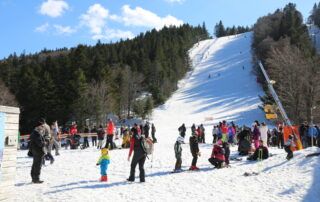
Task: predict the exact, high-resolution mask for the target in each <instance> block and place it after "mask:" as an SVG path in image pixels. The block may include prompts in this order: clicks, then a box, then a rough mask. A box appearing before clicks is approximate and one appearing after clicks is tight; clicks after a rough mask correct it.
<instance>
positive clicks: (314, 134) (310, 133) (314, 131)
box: [308, 126, 319, 137]
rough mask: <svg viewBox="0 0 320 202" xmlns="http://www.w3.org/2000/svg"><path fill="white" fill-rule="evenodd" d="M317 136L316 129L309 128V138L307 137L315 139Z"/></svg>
mask: <svg viewBox="0 0 320 202" xmlns="http://www.w3.org/2000/svg"><path fill="white" fill-rule="evenodd" d="M318 135H319V134H318V130H317V129H316V127H313V126H309V129H308V136H309V137H317V136H318Z"/></svg>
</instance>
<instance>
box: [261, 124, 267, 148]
mask: <svg viewBox="0 0 320 202" xmlns="http://www.w3.org/2000/svg"><path fill="white" fill-rule="evenodd" d="M268 130H269V129H268V126H267V125H266V124H265V123H264V122H262V123H261V126H260V135H261V136H260V137H261V140H262V141H263V146H265V147H268Z"/></svg>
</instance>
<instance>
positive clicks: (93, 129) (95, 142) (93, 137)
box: [91, 126, 97, 147]
mask: <svg viewBox="0 0 320 202" xmlns="http://www.w3.org/2000/svg"><path fill="white" fill-rule="evenodd" d="M91 133H95V134H96V133H97V127H96V126H93V128H92V130H91ZM91 141H92V146H93V147H95V146H97V136H96V135H93V136H91Z"/></svg>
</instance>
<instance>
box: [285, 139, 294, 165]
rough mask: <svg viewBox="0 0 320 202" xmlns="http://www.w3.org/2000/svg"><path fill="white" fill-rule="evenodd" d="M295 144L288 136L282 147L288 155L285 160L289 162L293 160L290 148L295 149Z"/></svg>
mask: <svg viewBox="0 0 320 202" xmlns="http://www.w3.org/2000/svg"><path fill="white" fill-rule="evenodd" d="M295 146H296V145H295V143H294V140H293V135H289V138H288V140H287V142H286V143H285V145H284V150H285V151H286V152H287V153H288V155H287V157H286V158H287V160H290V159H292V158H293V152H292V147H295Z"/></svg>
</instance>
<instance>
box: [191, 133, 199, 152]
mask: <svg viewBox="0 0 320 202" xmlns="http://www.w3.org/2000/svg"><path fill="white" fill-rule="evenodd" d="M189 144H190V151H191V153H192V155H197V154H198V153H199V144H198V139H197V137H196V136H195V135H192V136H191V137H190V139H189Z"/></svg>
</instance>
